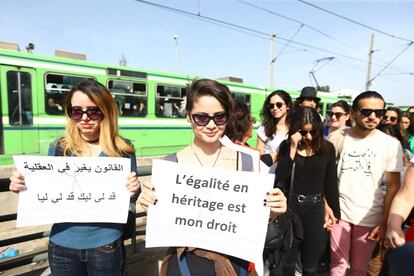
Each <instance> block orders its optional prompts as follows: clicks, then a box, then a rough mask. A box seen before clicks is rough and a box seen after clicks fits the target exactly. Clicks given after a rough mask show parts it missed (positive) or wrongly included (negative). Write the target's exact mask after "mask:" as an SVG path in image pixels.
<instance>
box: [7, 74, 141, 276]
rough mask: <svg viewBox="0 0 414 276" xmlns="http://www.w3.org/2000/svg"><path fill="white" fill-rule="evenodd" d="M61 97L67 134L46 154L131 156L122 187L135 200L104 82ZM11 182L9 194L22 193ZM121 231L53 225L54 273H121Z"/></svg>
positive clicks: (124, 145)
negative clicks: (126, 162) (63, 101)
mask: <svg viewBox="0 0 414 276" xmlns="http://www.w3.org/2000/svg"><path fill="white" fill-rule="evenodd" d="M65 96H66V97H65V103H64V108H65V114H66V117H67V125H66V129H65V133H64V135H63V137H61V138H59V139H58V140H57V141H55V142H54V143H52V144H51V146H50V148H49V155H64V156H85V157H107V156H110V157H125V158H130V159H131V170H132V172H131V173H130V174H129V176H128V179H125V185H126V189H128V190H129V192H130V194H131V201H134V199H135V198H136V196H137V193H138V189H139V181H138V178H137V174H136V158H135V149H134V147H133V145H132V144H130V143H129V141H126V140H124V139H123V138H121V137H120V136H119V135H118V109H117V105H116V103H115V101H114V99H113V98H112V95H111V94H110V92H109V91H108V90H107V89H106V88H105V86H103V85H102V84H100V83H98V82H96V81H94V80H86V81H83V82H81V83H80V84H79V85H78V86H76V87H73V88H72V90H71V91H70V92H69V93H68V94H67V95H65ZM56 152H61V154H56ZM10 180H11V182H10V190H11V191H13V192H19V191H21V190H24V189H26V185H25V182H24V176H23V175H21V174H20V173H18V172H17V171H15V172H13V175H12V176H11V177H10ZM57 181H58V180H57ZM57 185H58V183H57ZM124 227H125V225H124V224H118V223H70V222H68V223H56V224H54V225H53V226H52V230H51V233H50V238H49V250H48V256H49V266H50V269H51V272H52V274H53V275H68V276H69V275H108V276H110V275H121V270H122V265H123V248H122V246H123V245H122V243H123V241H122V238H121V237H122V234H123V231H124Z"/></svg>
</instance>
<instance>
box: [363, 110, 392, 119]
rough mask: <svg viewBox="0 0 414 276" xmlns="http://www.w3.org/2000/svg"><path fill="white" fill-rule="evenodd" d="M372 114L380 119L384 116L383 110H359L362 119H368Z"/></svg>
mask: <svg viewBox="0 0 414 276" xmlns="http://www.w3.org/2000/svg"><path fill="white" fill-rule="evenodd" d="M372 112H374V113H375V117H377V118H381V117H382V116H384V115H385V112H386V110H385V109H368V108H363V109H360V110H359V113H361V115H362V116H364V117H369V116H370V115H371V114H372Z"/></svg>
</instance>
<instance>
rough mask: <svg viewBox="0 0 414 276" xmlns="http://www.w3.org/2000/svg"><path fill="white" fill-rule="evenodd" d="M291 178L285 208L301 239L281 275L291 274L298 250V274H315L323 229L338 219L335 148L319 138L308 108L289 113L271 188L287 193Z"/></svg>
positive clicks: (317, 121)
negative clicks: (292, 216) (295, 218)
mask: <svg viewBox="0 0 414 276" xmlns="http://www.w3.org/2000/svg"><path fill="white" fill-rule="evenodd" d="M293 164H295V166H293ZM292 168H293V169H292ZM292 177H293V183H292V185H293V187H292V194H290V195H289V196H288V198H289V200H290V203H289V204H290V205H289V207H291V208H292V209H293V210H294V211H295V213H296V214H297V215H298V217H299V219H300V221H301V222H302V226H303V230H304V239H303V241H302V242H301V243H299V242H294V244H293V246H292V248H291V250H290V251H289V252H288V256H287V258H286V262H285V265H284V274H283V275H286V276H293V275H295V264H296V260H297V257H298V253H299V251H300V252H301V255H300V256H301V261H302V270H303V273H302V275H305V276H307V275H319V273H318V261H319V258H320V254H321V253H322V250H323V246H324V244H323V243H322V242H321V241H322V240H323V239H324V231H325V229H324V227H325V226H330V225H331V224H333V223H335V222H336V221H337V219H339V218H340V210H339V193H338V185H337V181H336V178H337V177H336V165H335V149H334V146H333V145H332V144H331V143H330V142H328V141H326V140H325V139H324V138H323V133H322V120H321V118H320V116H319V113H318V112H317V111H315V109H313V108H310V107H299V108H298V109H296V110H295V111H294V112H293V113H292V114H291V119H290V130H289V138H288V139H287V140H285V141H283V142H282V143H281V145H280V149H279V153H278V163H277V167H276V179H275V186H276V187H281V188H282V189H284V190H285V191H289V189H290V183H291V178H292ZM325 201H326V203H327V205H328V206H329V207H330V208H326V207H325Z"/></svg>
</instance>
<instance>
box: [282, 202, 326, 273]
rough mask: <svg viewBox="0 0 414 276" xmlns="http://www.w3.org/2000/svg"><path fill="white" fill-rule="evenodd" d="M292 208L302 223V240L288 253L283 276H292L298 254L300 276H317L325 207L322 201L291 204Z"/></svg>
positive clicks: (323, 232) (322, 246) (323, 233)
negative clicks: (299, 258)
mask: <svg viewBox="0 0 414 276" xmlns="http://www.w3.org/2000/svg"><path fill="white" fill-rule="evenodd" d="M292 207H293V208H294V209H295V211H296V214H297V215H298V216H299V218H300V219H301V221H302V225H303V230H304V239H303V241H302V242H301V243H295V244H294V245H293V246H292V248H291V250H290V251H289V253H288V256H287V258H286V262H285V265H284V270H283V275H285V276H294V275H295V265H296V261H297V258H298V255H299V252H300V255H301V261H302V275H303V276H314V275H319V272H318V268H319V259H320V256H321V253H322V252H323V249H324V243H323V242H322V241H323V239H324V235H325V229H324V228H323V224H324V220H325V207H324V202H323V199H322V200H320V201H318V202H303V203H300V202H297V201H293V202H292Z"/></svg>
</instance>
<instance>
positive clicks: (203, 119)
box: [191, 112, 228, 126]
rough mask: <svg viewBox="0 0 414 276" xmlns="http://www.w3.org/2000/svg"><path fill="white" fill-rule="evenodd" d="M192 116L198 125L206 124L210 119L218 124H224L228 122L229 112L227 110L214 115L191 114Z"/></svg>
mask: <svg viewBox="0 0 414 276" xmlns="http://www.w3.org/2000/svg"><path fill="white" fill-rule="evenodd" d="M191 118H193V121H194V123H195V124H196V125H198V126H206V125H208V123H209V122H210V120H213V121H214V123H215V124H216V126H222V125H225V124H226V123H227V119H228V118H227V114H226V113H225V112H223V113H218V114H215V115H214V116H209V115H207V114H200V113H196V114H191Z"/></svg>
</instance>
